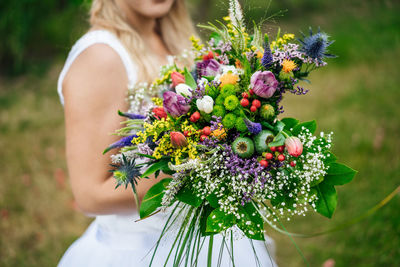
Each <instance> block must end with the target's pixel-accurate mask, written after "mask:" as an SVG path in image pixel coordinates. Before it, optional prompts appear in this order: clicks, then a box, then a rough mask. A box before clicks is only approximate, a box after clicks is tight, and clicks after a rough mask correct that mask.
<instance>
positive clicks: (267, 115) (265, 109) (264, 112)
mask: <svg viewBox="0 0 400 267" xmlns="http://www.w3.org/2000/svg"><path fill="white" fill-rule="evenodd" d="M260 115H261V117H263V118H264V119H266V120H270V119H272V118H273V117H274V116H275V109H274V107H273V106H271V105H270V104H265V105H263V106H262V107H261V109H260Z"/></svg>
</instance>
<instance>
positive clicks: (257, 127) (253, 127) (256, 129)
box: [243, 118, 262, 134]
mask: <svg viewBox="0 0 400 267" xmlns="http://www.w3.org/2000/svg"><path fill="white" fill-rule="evenodd" d="M243 120H244V123H245V124H246V126H247V129H248V130H249V132H250V133H252V134H258V133H260V132H261V130H262V126H261V124H260V123H258V122H252V121H251V120H249V119H248V118H244V119H243Z"/></svg>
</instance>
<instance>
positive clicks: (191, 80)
mask: <svg viewBox="0 0 400 267" xmlns="http://www.w3.org/2000/svg"><path fill="white" fill-rule="evenodd" d="M184 75H185V84H187V85H189V86H190V88H192V89H193V90H196V88H197V83H196V81H195V80H194V78H193V76H192V74H191V73H190V72H189V71H188V69H187V68H185V70H184Z"/></svg>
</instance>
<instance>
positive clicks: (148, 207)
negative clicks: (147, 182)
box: [139, 178, 172, 218]
mask: <svg viewBox="0 0 400 267" xmlns="http://www.w3.org/2000/svg"><path fill="white" fill-rule="evenodd" d="M171 181H172V179H170V178H166V179H163V180H161V181H160V182H158V183H156V184H155V185H153V186H152V187H151V188H150V189H149V191H147V193H146V195H145V196H144V198H143V200H142V203H141V204H140V210H139V214H140V218H144V217H147V216H149V215H150V214H152V213H153V212H154V211H156V210H157V208H159V207H161V201H162V198H163V196H164V190H165V189H166V188H167V186H168V184H169V183H170V182H171Z"/></svg>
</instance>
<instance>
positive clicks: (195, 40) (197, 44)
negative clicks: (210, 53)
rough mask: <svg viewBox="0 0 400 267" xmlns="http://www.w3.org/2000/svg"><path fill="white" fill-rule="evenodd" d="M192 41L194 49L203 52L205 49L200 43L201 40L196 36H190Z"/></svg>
mask: <svg viewBox="0 0 400 267" xmlns="http://www.w3.org/2000/svg"><path fill="white" fill-rule="evenodd" d="M190 41H191V42H192V47H193V49H195V50H197V51H201V50H202V49H203V47H204V45H203V44H201V43H200V39H199V38H197V37H196V36H194V35H192V36H190Z"/></svg>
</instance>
